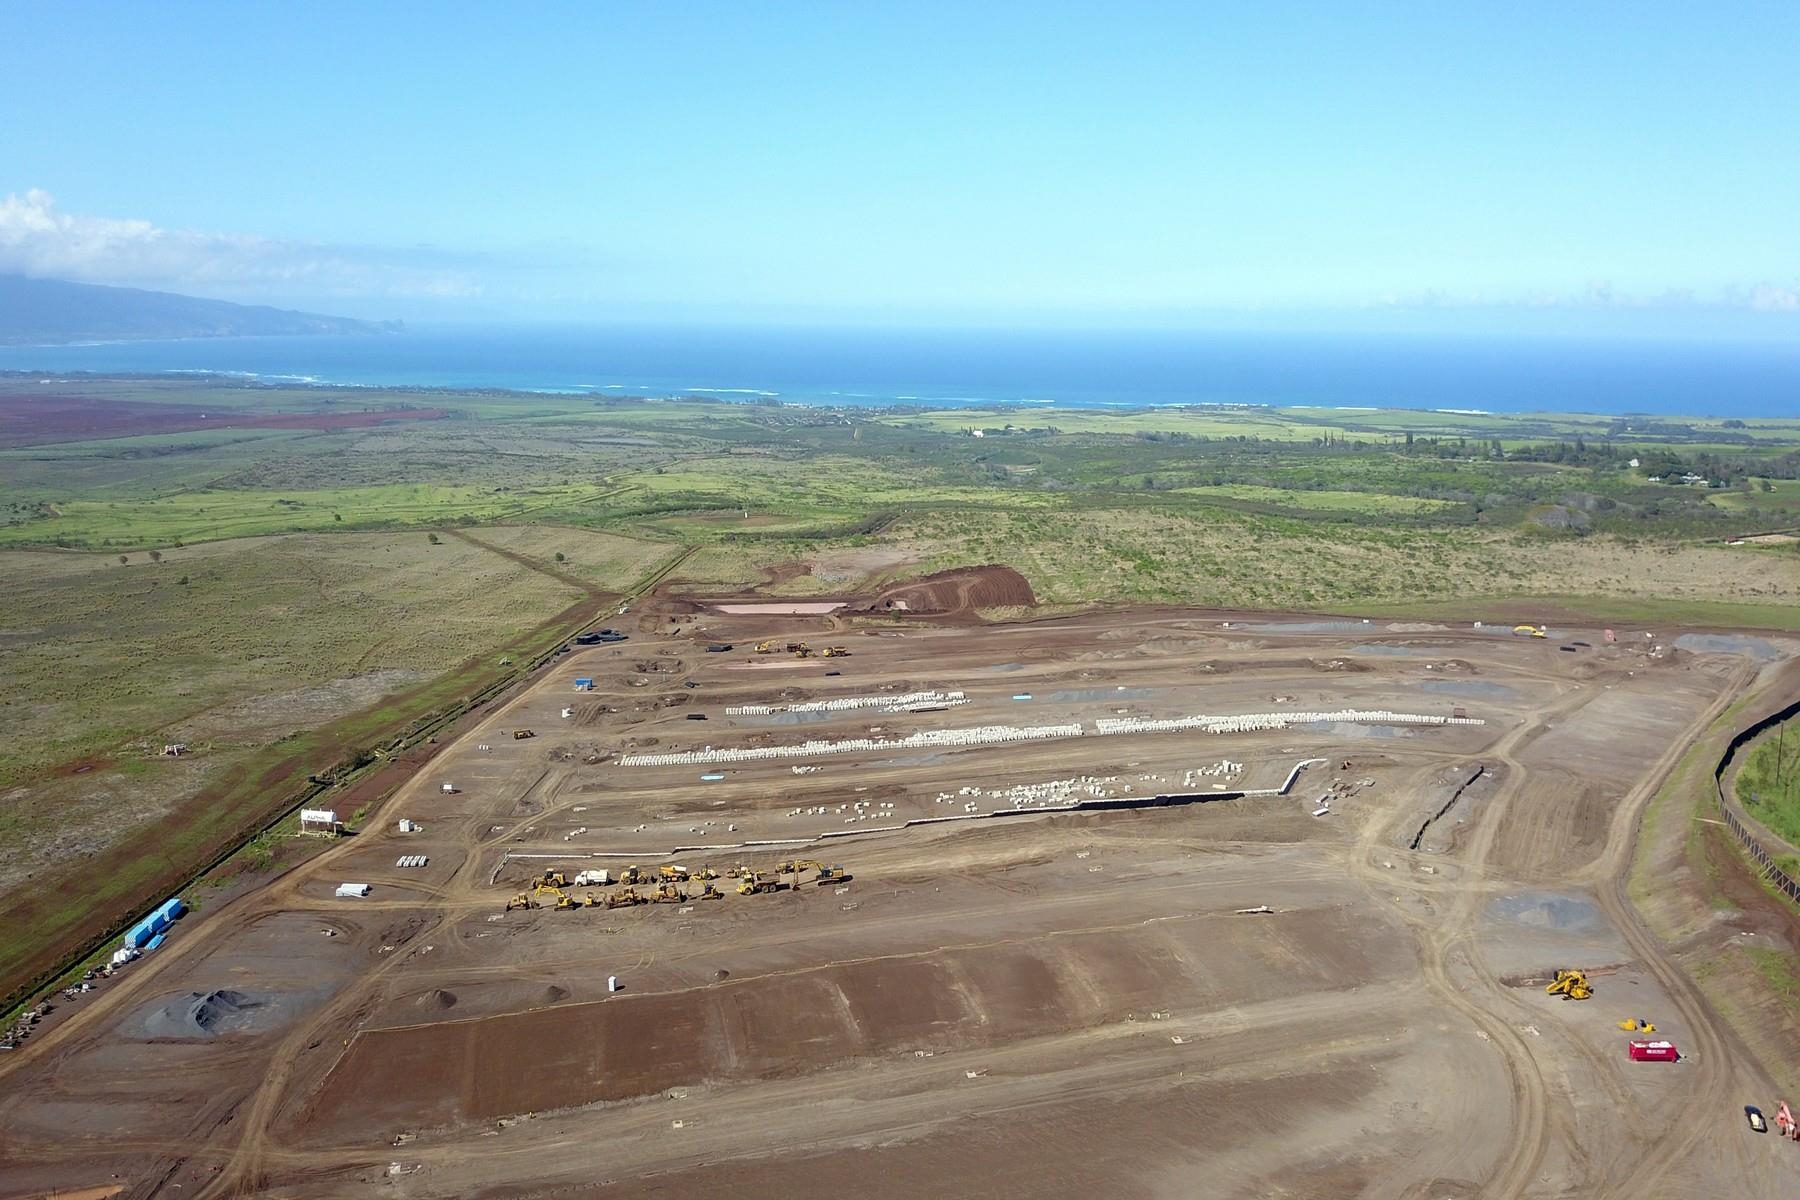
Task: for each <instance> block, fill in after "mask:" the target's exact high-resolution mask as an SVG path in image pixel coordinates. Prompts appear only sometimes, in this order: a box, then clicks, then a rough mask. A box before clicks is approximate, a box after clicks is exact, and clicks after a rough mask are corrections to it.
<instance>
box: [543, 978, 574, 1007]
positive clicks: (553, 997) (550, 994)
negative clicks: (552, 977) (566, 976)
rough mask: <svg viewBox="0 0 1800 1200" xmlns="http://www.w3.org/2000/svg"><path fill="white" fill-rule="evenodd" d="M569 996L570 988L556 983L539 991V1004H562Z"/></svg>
mask: <svg viewBox="0 0 1800 1200" xmlns="http://www.w3.org/2000/svg"><path fill="white" fill-rule="evenodd" d="M568 998H569V989H568V988H566V987H558V986H556V985H555V984H554V983H553V984H551V985H550V986H549V987H547V988H545V989H544V990H543V991H541V992H539V993H538V1003H539V1004H561V1003H562V1002H563V1001H564V1000H567V999H568Z"/></svg>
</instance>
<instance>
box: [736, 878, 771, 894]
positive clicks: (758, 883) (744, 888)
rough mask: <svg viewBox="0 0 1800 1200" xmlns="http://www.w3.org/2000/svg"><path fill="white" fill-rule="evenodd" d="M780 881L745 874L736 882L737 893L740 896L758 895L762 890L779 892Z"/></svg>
mask: <svg viewBox="0 0 1800 1200" xmlns="http://www.w3.org/2000/svg"><path fill="white" fill-rule="evenodd" d="M780 890H781V881H780V880H778V879H770V878H768V877H766V876H758V875H754V874H751V875H745V876H744V877H743V879H742V880H740V881H739V882H738V888H737V893H738V895H740V896H759V895H761V894H762V893H764V892H779V891H780Z"/></svg>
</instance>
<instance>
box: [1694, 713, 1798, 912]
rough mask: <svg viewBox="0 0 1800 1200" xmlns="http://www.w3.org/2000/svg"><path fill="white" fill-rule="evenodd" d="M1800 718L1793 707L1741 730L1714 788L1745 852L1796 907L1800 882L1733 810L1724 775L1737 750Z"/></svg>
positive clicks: (1728, 748) (1723, 758)
mask: <svg viewBox="0 0 1800 1200" xmlns="http://www.w3.org/2000/svg"><path fill="white" fill-rule="evenodd" d="M1797 715H1800V704H1790V705H1788V706H1787V707H1786V708H1782V709H1777V710H1776V711H1775V712H1772V713H1770V714H1769V715H1768V716H1766V717H1764V718H1762V720H1760V721H1757V722H1754V723H1753V724H1751V725H1749V726H1748V727H1746V728H1744V729H1741V730H1739V731H1738V732H1737V734H1736V735H1735V736H1733V737H1732V739H1731V741H1730V742H1728V743H1726V746H1725V753H1724V754H1722V755H1720V756H1719V765H1718V766H1716V767H1714V768H1713V786H1714V788H1716V789H1717V791H1718V793H1719V811H1720V812H1722V813H1724V814H1725V824H1726V826H1727V827H1728V828H1730V830H1731V832H1732V833H1734V834H1736V835H1737V839H1738V841H1740V842H1742V843H1743V845H1744V851H1745V853H1747V854H1749V855H1750V857H1751V858H1752V859H1753V860H1755V862H1756V864H1757V865H1758V866H1760V867H1761V868H1762V869H1763V878H1764V879H1765V880H1767V881H1768V882H1769V883H1771V884H1773V885H1774V886H1775V888H1776V890H1777V891H1780V892H1782V893H1783V894H1785V895H1786V896H1787V898H1788V899H1789V900H1792V901H1793V902H1794V903H1795V904H1800V883H1797V882H1795V880H1794V877H1793V876H1792V875H1789V874H1788V873H1787V872H1786V871H1784V870H1782V869H1781V868H1780V867H1779V866H1777V865H1776V864H1775V856H1774V855H1772V854H1770V853H1769V849H1768V847H1767V846H1764V845H1763V844H1762V841H1761V839H1759V838H1758V837H1757V836H1756V834H1755V833H1754V832H1752V831H1751V829H1750V827H1749V826H1748V825H1746V824H1745V823H1744V822H1743V821H1742V820H1741V819H1740V818H1739V817H1738V815H1737V813H1735V812H1733V811H1732V807H1731V806H1732V799H1731V797H1730V796H1729V795H1727V794H1726V791H1725V773H1726V771H1728V770H1729V769H1730V767H1731V760H1732V759H1733V758H1736V757H1737V752H1738V748H1739V747H1741V746H1743V745H1744V743H1746V742H1748V741H1750V740H1751V739H1752V738H1754V737H1756V736H1757V735H1758V734H1761V733H1762V732H1764V731H1765V730H1768V729H1773V728H1774V727H1775V726H1777V725H1779V724H1781V723H1782V722H1783V721H1786V720H1789V719H1791V718H1793V717H1795V716H1797Z"/></svg>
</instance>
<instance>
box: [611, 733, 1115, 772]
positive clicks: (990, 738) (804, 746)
mask: <svg viewBox="0 0 1800 1200" xmlns="http://www.w3.org/2000/svg"><path fill="white" fill-rule="evenodd" d="M1082 732H1083V730H1082V728H1081V726H1080V725H1079V724H1069V725H1032V726H1024V727H1021V726H1017V725H980V726H977V727H975V728H973V729H927V730H922V731H921V732H919V733H913V734H908V735H907V736H906V737H899V738H866V737H864V738H843V739H840V740H837V741H827V740H824V739H817V738H815V739H813V740H811V741H806V742H801V743H800V744H799V745H797V746H727V747H724V748H722V749H713V748H711V747H708V748H707V749H705V750H688V751H682V752H678V753H674V754H627V755H624V756H623V757H621V758H620V759H619V760H618V761H619V765H620V766H624V767H682V766H691V765H695V764H701V763H733V762H754V761H757V760H759V759H769V758H815V757H818V756H819V755H822V754H849V753H853V752H861V753H869V752H876V753H879V752H882V751H893V750H924V749H938V748H945V747H960V746H991V745H996V744H999V743H1002V742H1031V741H1041V740H1043V739H1046V738H1064V737H1080V736H1081V735H1082Z"/></svg>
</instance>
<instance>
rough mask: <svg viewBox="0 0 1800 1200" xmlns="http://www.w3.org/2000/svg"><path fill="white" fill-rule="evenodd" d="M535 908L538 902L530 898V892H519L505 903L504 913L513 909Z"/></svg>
mask: <svg viewBox="0 0 1800 1200" xmlns="http://www.w3.org/2000/svg"><path fill="white" fill-rule="evenodd" d="M537 906H538V902H537V901H536V900H533V899H532V898H531V893H530V892H520V893H519V894H518V895H516V896H514V897H513V898H512V899H511V900H508V901H507V902H506V911H507V912H511V911H512V910H513V909H515V908H536V907H537Z"/></svg>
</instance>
